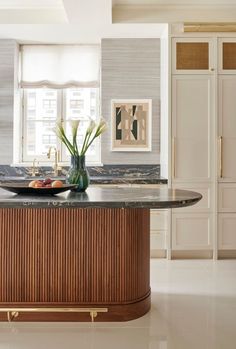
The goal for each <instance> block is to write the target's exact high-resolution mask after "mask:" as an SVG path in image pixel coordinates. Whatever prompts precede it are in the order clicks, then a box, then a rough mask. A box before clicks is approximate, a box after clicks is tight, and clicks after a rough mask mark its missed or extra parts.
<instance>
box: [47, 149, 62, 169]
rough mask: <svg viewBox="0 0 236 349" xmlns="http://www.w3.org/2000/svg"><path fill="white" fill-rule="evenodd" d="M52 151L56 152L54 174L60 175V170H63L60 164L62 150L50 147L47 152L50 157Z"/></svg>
mask: <svg viewBox="0 0 236 349" xmlns="http://www.w3.org/2000/svg"><path fill="white" fill-rule="evenodd" d="M52 151H54V154H55V162H54V165H53V170H54V176H58V175H59V172H60V171H61V167H60V166H59V165H58V163H59V158H60V151H59V150H57V148H56V147H50V148H49V149H48V153H47V157H48V159H50V158H51V155H52Z"/></svg>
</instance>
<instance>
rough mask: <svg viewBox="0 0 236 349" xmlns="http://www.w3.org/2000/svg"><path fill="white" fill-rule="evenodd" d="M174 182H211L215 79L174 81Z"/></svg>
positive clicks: (184, 78) (198, 77) (177, 77)
mask: <svg viewBox="0 0 236 349" xmlns="http://www.w3.org/2000/svg"><path fill="white" fill-rule="evenodd" d="M172 86H173V90H172V125H173V134H172V135H173V138H172V142H173V143H172V171H173V175H172V177H173V181H182V182H184V181H190V182H197V181H202V182H204V181H205V182H207V181H209V180H210V178H211V171H210V169H211V156H210V147H211V139H212V137H211V132H212V126H211V124H212V109H213V108H212V93H213V91H212V77H211V76H207V75H201V76H196V75H194V76H190V75H189V76H186V75H183V76H181V75H179V76H175V77H173V84H172Z"/></svg>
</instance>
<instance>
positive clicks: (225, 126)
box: [219, 75, 236, 181]
mask: <svg viewBox="0 0 236 349" xmlns="http://www.w3.org/2000/svg"><path fill="white" fill-rule="evenodd" d="M219 135H220V136H221V137H222V146H221V152H222V153H221V154H219V158H221V166H222V171H221V176H222V178H223V180H228V181H235V180H236V158H235V149H236V75H235V76H234V75H233V76H232V75H221V76H220V77H219Z"/></svg>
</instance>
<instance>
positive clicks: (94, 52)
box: [15, 45, 100, 163]
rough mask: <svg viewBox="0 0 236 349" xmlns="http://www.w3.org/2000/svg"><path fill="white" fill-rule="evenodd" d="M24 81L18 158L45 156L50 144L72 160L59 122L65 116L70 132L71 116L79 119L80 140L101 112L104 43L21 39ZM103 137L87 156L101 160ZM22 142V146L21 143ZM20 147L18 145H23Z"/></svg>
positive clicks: (29, 159)
mask: <svg viewBox="0 0 236 349" xmlns="http://www.w3.org/2000/svg"><path fill="white" fill-rule="evenodd" d="M20 54H21V60H20V61H21V67H20V76H21V80H20V87H21V89H22V93H23V101H24V102H23V103H22V111H23V112H22V120H21V123H22V135H21V136H22V137H19V134H18V135H17V137H16V138H17V139H22V140H23V142H22V144H23V146H22V152H21V151H18V149H17V142H15V143H16V145H15V147H16V149H15V153H17V154H18V158H20V162H22V161H23V162H32V161H33V160H34V158H37V160H39V161H41V162H47V161H50V162H51V160H49V159H48V158H47V152H48V149H49V148H50V147H51V146H54V147H57V149H59V150H60V151H61V160H62V162H67V161H69V158H70V156H69V153H68V151H67V149H66V148H65V147H64V146H63V144H61V143H60V141H59V140H58V138H57V137H56V136H55V134H54V132H53V129H54V127H55V125H56V122H58V121H63V122H64V125H65V128H66V133H67V134H68V135H69V134H70V131H71V129H70V123H69V121H70V120H71V119H79V120H80V125H79V132H78V142H79V145H80V146H81V145H82V141H83V136H84V134H85V131H86V128H87V126H88V123H89V117H91V118H92V119H93V120H95V121H97V120H98V118H99V76H100V47H99V46H98V45H22V46H21V50H20ZM99 141H100V140H99V139H98V140H97V142H96V143H94V144H93V145H92V146H91V147H90V149H89V150H88V152H87V154H86V155H87V162H89V163H97V162H100V147H99ZM19 145H20V144H19V143H18V147H19ZM19 148H20V147H19Z"/></svg>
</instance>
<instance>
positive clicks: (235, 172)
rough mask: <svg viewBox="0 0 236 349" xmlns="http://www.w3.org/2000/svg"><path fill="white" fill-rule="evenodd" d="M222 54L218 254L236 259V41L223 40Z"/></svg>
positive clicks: (220, 57) (219, 121) (219, 78)
mask: <svg viewBox="0 0 236 349" xmlns="http://www.w3.org/2000/svg"><path fill="white" fill-rule="evenodd" d="M218 53H219V64H218V89H219V94H218V98H219V99H218V142H219V173H218V250H219V256H220V257H221V256H225V255H226V256H228V255H231V256H232V254H233V253H234V254H235V255H236V253H235V251H236V39H235V38H220V39H219V40H218ZM226 252H228V254H226Z"/></svg>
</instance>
